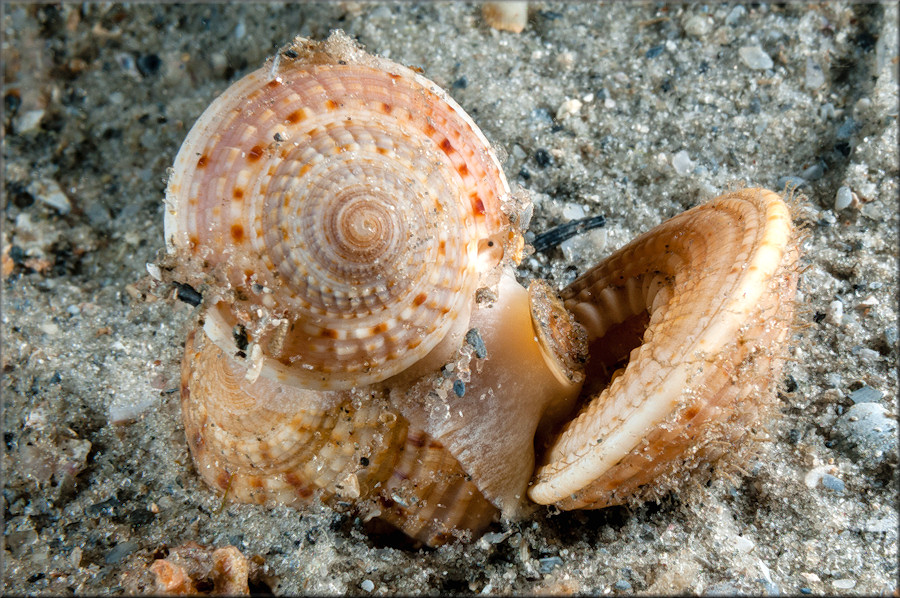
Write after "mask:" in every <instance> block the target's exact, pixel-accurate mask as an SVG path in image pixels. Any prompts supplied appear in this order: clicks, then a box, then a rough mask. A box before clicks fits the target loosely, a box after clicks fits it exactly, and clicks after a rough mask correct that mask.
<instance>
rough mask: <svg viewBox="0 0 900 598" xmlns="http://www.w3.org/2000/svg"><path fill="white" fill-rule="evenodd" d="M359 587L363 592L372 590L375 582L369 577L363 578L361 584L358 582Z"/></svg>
mask: <svg viewBox="0 0 900 598" xmlns="http://www.w3.org/2000/svg"><path fill="white" fill-rule="evenodd" d="M359 587H360V588H361V589H362V591H364V592H371V591H372V590H374V589H375V584H374V583H373V582H372V580H371V579H364V580H363V582H362V583H361V584H359Z"/></svg>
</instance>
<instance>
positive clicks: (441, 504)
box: [166, 33, 798, 545]
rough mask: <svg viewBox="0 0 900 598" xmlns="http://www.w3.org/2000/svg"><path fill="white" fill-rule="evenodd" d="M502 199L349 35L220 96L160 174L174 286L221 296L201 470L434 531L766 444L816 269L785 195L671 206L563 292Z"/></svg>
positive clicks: (463, 147)
mask: <svg viewBox="0 0 900 598" xmlns="http://www.w3.org/2000/svg"><path fill="white" fill-rule="evenodd" d="M508 194H509V189H508V186H507V183H506V180H505V178H504V177H503V174H502V172H501V171H500V167H499V165H498V163H497V160H496V158H495V156H494V154H493V152H492V151H491V149H490V146H489V145H488V144H487V141H486V140H485V139H484V136H483V135H482V134H481V132H480V131H479V130H478V129H477V127H476V126H475V125H474V123H472V121H471V119H470V118H469V117H468V116H467V115H466V114H465V113H464V112H463V111H462V110H461V109H460V108H459V106H457V105H456V104H455V103H454V102H453V101H452V100H451V99H450V98H449V97H447V96H446V94H444V92H442V91H441V90H440V89H438V88H437V87H436V86H435V85H434V84H433V83H431V82H430V81H428V80H427V79H425V78H423V77H421V76H420V75H418V74H416V73H414V72H412V71H411V70H409V69H406V68H404V67H401V66H399V65H396V64H394V63H392V62H390V61H387V60H384V59H379V58H375V57H371V56H368V55H366V54H365V53H363V52H362V51H361V50H360V49H359V48H357V47H356V46H354V45H353V44H352V42H350V41H349V39H347V38H346V36H344V35H343V34H340V33H335V34H333V35H332V36H331V37H330V38H329V39H328V41H326V42H324V43H321V44H317V43H314V42H310V41H308V40H303V39H301V38H298V39H297V40H295V41H294V43H293V44H292V45H290V46H288V47H287V48H285V49H283V50H282V51H281V52H280V53H279V55H278V57H276V58H275V59H274V60H273V61H272V62H271V63H270V64H269V65H267V66H266V67H265V68H263V69H260V70H258V71H255V72H253V73H250V74H249V75H247V76H246V77H244V78H243V79H241V80H240V81H238V82H237V83H236V84H234V86H232V87H231V88H229V89H228V90H227V91H226V92H225V93H223V94H222V95H221V96H220V97H219V98H218V99H217V100H216V101H215V102H214V103H213V104H212V105H211V106H210V108H209V109H207V111H206V112H204V114H203V115H202V116H201V117H200V119H199V120H198V121H197V123H196V124H195V125H194V127H193V128H192V129H191V132H190V133H189V135H188V138H187V140H186V141H185V144H184V146H183V147H182V149H181V151H180V152H179V154H178V157H177V159H176V166H175V171H174V173H173V175H172V177H171V179H170V182H169V187H168V190H167V210H166V242H167V246H168V249H169V251H170V252H171V253H172V254H174V256H175V258H176V259H175V260H171V261H178V262H179V265H178V266H177V267H176V271H175V276H176V279H178V280H181V281H182V282H187V283H189V284H191V285H194V286H195V287H198V288H200V289H201V290H202V291H203V294H204V306H203V309H202V310H201V314H202V316H201V317H202V321H203V322H204V323H203V325H202V327H199V328H197V329H195V330H194V332H192V333H191V335H190V337H189V339H188V342H187V345H186V350H185V356H184V360H183V362H182V410H183V415H184V424H185V432H186V435H187V438H188V444H189V446H190V449H191V453H192V456H193V458H194V462H195V464H196V466H197V469H198V471H199V473H200V475H201V476H202V477H203V479H204V480H206V482H207V483H209V484H210V485H211V486H213V487H215V488H218V489H219V490H221V491H222V492H224V493H225V495H226V496H230V497H232V498H236V499H238V500H241V501H244V502H253V503H260V504H272V503H279V504H288V505H301V504H305V503H307V502H309V501H310V500H313V499H316V498H320V499H322V500H323V501H325V502H327V503H329V504H332V505H334V506H337V507H339V508H341V505H345V504H348V503H353V504H355V505H356V506H355V508H356V509H357V511H358V512H359V513H360V514H361V515H362V516H363V517H364V518H374V517H378V518H380V519H383V520H385V521H387V522H389V523H391V524H392V525H394V526H396V527H398V528H400V529H401V530H403V531H404V532H405V533H407V534H408V535H410V536H411V537H414V538H417V539H419V540H421V541H423V542H425V543H428V544H431V545H436V544H440V543H443V542H446V541H447V540H448V539H450V538H453V537H460V536H469V537H470V536H471V535H472V534H477V533H480V532H481V531H483V529H484V528H485V527H486V526H487V525H488V524H489V523H490V522H491V521H492V520H493V519H494V518H495V517H496V516H497V514H498V513H502V515H504V516H506V517H516V516H520V515H522V514H523V513H524V512H526V511H527V510H528V507H527V505H525V504H524V501H525V498H526V496H527V497H529V498H530V499H531V500H533V501H534V502H536V503H540V504H550V503H554V504H556V505H558V506H559V507H560V508H563V509H571V508H580V507H582V508H602V507H605V506H609V505H614V504H620V503H623V502H627V501H633V500H640V499H646V498H658V497H660V496H661V495H663V494H665V493H666V492H668V491H670V490H671V489H675V488H679V487H681V485H683V484H684V482H685V480H687V479H696V478H695V477H693V478H692V476H693V475H694V474H693V472H696V471H707V470H708V469H709V468H708V467H707V466H708V465H710V464H712V463H715V462H716V461H718V460H719V459H720V458H721V457H722V456H723V455H726V454H727V453H728V452H729V451H730V450H731V449H732V447H736V446H739V445H741V444H742V443H744V441H745V440H746V439H747V438H748V437H750V436H752V435H753V434H754V429H753V427H754V426H755V424H756V423H757V421H758V420H759V419H760V418H761V417H762V416H763V415H764V414H765V413H766V410H767V409H768V406H769V403H770V401H771V397H772V396H773V385H774V381H775V380H776V379H777V377H778V375H779V371H780V367H781V362H782V356H781V353H780V351H781V350H782V349H781V347H782V346H783V343H784V341H785V338H786V336H787V333H788V331H789V327H790V321H791V316H792V312H793V297H794V293H795V290H796V281H797V268H796V261H797V256H798V251H797V240H796V235H795V233H794V232H793V229H792V226H791V220H790V213H789V211H788V209H787V207H786V205H785V204H784V202H783V201H782V200H781V198H780V197H778V196H777V195H776V194H774V193H772V192H770V191H766V190H763V189H745V190H743V191H738V192H735V193H730V194H727V195H724V196H722V197H719V198H717V199H715V200H713V201H711V202H709V203H707V204H704V205H702V206H699V207H697V208H694V209H693V210H689V211H688V212H686V213H684V214H681V215H678V216H676V217H675V218H673V219H671V220H669V221H667V222H665V223H663V224H662V225H660V226H659V227H657V228H655V229H653V230H652V231H650V232H648V233H645V234H644V235H642V236H640V237H639V238H638V239H636V240H635V241H633V242H632V243H630V244H628V245H627V246H626V247H624V248H622V249H621V250H619V251H617V252H615V253H614V254H613V255H611V256H610V257H609V258H607V259H606V260H604V261H603V262H601V263H600V264H598V265H597V266H595V267H594V268H592V269H591V270H589V271H588V272H586V273H585V274H584V275H583V276H581V277H580V278H578V279H577V280H576V281H575V282H573V283H572V284H571V285H570V286H569V287H567V288H566V289H565V290H564V291H563V293H562V295H563V299H564V300H565V302H564V303H562V302H560V301H559V299H558V298H557V297H556V296H555V293H554V292H553V291H552V289H550V288H549V287H548V286H547V285H546V284H545V283H542V282H541V281H533V282H532V285H531V286H530V287H529V289H528V290H527V291H526V289H524V288H523V287H522V286H521V285H520V284H519V283H518V282H517V281H516V279H515V274H514V272H513V268H512V266H513V265H514V263H515V261H516V260H517V259H518V256H519V255H520V250H521V243H522V237H521V234H520V232H519V231H518V230H517V229H516V225H517V222H514V223H511V222H510V220H514V219H512V218H507V216H506V211H507V210H510V209H511V208H510V207H509V206H508V205H507V204H506V200H507V196H508ZM476 290H481V291H483V292H481V293H476ZM476 297H480V298H481V300H476ZM486 297H492V299H490V300H486V299H485V298H486ZM585 360H587V362H588V363H587V367H586V368H585V367H584V362H585ZM582 386H583V391H582ZM579 392H581V399H582V402H581V407H580V410H579V403H578V399H579ZM536 445H537V447H538V449H539V451H538V454H537V455H536V454H535V446H536ZM529 480H531V487H530V488H529Z"/></svg>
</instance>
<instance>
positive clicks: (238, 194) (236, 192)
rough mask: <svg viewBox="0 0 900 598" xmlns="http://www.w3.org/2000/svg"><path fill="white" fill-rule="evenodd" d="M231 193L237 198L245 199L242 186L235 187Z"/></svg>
mask: <svg viewBox="0 0 900 598" xmlns="http://www.w3.org/2000/svg"><path fill="white" fill-rule="evenodd" d="M231 194H232V195H233V196H234V198H235V199H244V190H243V189H241V188H240V187H235V188H234V190H233V191H232V192H231Z"/></svg>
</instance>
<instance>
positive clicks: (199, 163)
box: [197, 154, 209, 168]
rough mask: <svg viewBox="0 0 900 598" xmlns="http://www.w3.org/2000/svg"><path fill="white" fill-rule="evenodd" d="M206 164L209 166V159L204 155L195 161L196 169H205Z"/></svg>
mask: <svg viewBox="0 0 900 598" xmlns="http://www.w3.org/2000/svg"><path fill="white" fill-rule="evenodd" d="M207 164H209V157H208V156H207V155H206V154H203V155H202V156H200V157H199V158H198V159H197V168H205V167H206V165H207Z"/></svg>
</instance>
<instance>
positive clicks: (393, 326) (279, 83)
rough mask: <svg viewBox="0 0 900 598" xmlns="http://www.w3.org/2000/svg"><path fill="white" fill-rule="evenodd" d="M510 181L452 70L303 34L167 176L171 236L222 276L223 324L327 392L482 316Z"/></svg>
mask: <svg viewBox="0 0 900 598" xmlns="http://www.w3.org/2000/svg"><path fill="white" fill-rule="evenodd" d="M508 194H509V188H508V185H507V182H506V179H505V177H504V176H503V173H502V171H501V169H500V166H499V164H498V161H497V158H496V156H495V155H494V152H493V151H492V149H491V147H490V145H489V143H488V142H487V140H486V139H485V137H484V135H483V134H482V133H481V131H480V130H479V129H478V127H477V126H476V125H475V124H474V123H473V122H472V120H471V119H470V118H469V116H468V115H466V114H465V112H464V111H463V110H462V109H461V108H460V107H459V105H458V104H456V102H454V101H453V100H452V99H451V98H450V97H449V96H447V94H446V93H444V92H443V91H442V90H441V89H440V88H439V87H438V86H437V85H435V84H434V83H432V82H431V81H429V80H428V79H426V78H425V77H422V76H421V75H419V74H417V73H415V72H413V71H412V70H410V69H408V68H406V67H403V66H400V65H397V64H395V63H393V62H391V61H388V60H385V59H381V58H377V57H373V56H369V55H367V54H365V53H363V52H362V51H361V50H359V49H358V48H356V47H355V46H354V45H353V43H352V42H351V41H350V40H349V39H348V38H346V37H345V36H343V35H333V36H332V37H331V38H330V39H329V40H328V41H327V42H325V43H323V44H311V43H309V42H307V41H306V40H302V39H299V38H298V39H297V40H295V42H294V44H293V45H291V46H288V48H286V49H282V51H281V52H280V53H279V55H278V57H277V58H276V59H275V60H274V62H270V64H268V65H266V66H265V67H263V68H261V69H259V70H256V71H254V72H252V73H250V74H248V75H246V76H245V77H244V78H242V79H241V80H240V81H238V82H237V83H235V84H234V85H232V86H231V87H230V88H228V89H227V90H226V91H225V92H224V93H223V94H222V95H220V96H219V97H218V98H217V99H216V100H215V101H214V102H213V103H212V104H211V105H210V107H209V108H208V109H207V110H206V111H205V112H204V113H203V115H202V116H200V118H199V119H198V120H197V122H196V123H195V124H194V126H193V128H192V129H191V131H190V133H189V134H188V137H187V139H186V140H185V142H184V144H183V146H182V148H181V150H180V151H179V153H178V156H177V158H176V161H175V168H174V172H173V174H172V177H171V178H170V180H169V185H168V189H167V194H166V196H167V211H166V221H165V235H166V243H167V247H168V249H169V251H170V252H175V253H179V254H180V255H181V256H182V257H186V258H188V259H187V260H186V262H187V263H189V264H194V266H189V267H186V268H185V278H186V280H185V282H188V283H193V284H196V285H200V286H203V285H206V288H207V289H208V290H209V291H210V293H209V294H210V296H211V297H212V298H211V300H210V304H215V305H214V308H213V309H211V310H209V312H208V314H207V318H206V320H207V324H206V329H207V332H208V333H209V335H210V337H211V338H212V339H213V340H214V341H215V342H216V343H217V344H219V345H220V346H221V347H222V348H223V349H224V350H226V351H229V352H230V353H232V354H234V353H235V352H236V349H240V347H236V346H235V341H234V339H233V336H234V335H233V331H234V330H237V329H238V328H236V327H240V328H239V330H240V334H241V335H244V336H245V337H246V340H247V342H249V343H251V344H256V345H258V346H259V347H260V349H261V353H262V356H263V359H264V365H265V370H266V372H268V375H271V376H273V377H275V378H277V379H280V380H282V381H290V382H291V383H293V384H297V385H299V386H303V387H306V388H312V389H343V388H349V387H352V386H357V385H364V384H369V383H373V382H378V381H381V380H384V379H386V378H388V377H390V376H392V375H394V374H396V373H399V372H401V371H403V370H404V369H406V368H407V367H408V366H409V365H411V364H413V363H415V362H416V361H418V360H419V359H421V358H422V357H423V356H424V355H426V354H427V353H428V352H429V351H431V350H432V349H433V348H434V347H435V346H436V345H437V344H438V343H439V342H440V340H441V339H442V338H444V336H445V335H446V334H447V332H448V330H450V329H451V327H452V326H453V323H454V321H455V320H456V319H457V318H461V317H467V315H468V310H469V306H470V304H471V300H472V296H473V293H474V291H475V289H476V288H478V286H479V280H480V277H481V275H482V274H483V273H484V272H485V271H487V270H489V269H490V268H491V267H493V266H494V265H496V263H497V261H498V258H497V257H496V255H497V253H496V251H490V250H488V248H490V247H492V246H493V245H494V241H493V239H495V236H496V235H498V234H499V233H501V232H502V231H503V229H504V227H505V226H506V224H507V221H506V217H505V215H504V214H503V213H502V212H501V201H502V200H503V199H504V198H505V197H506V196H507V195H508Z"/></svg>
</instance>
